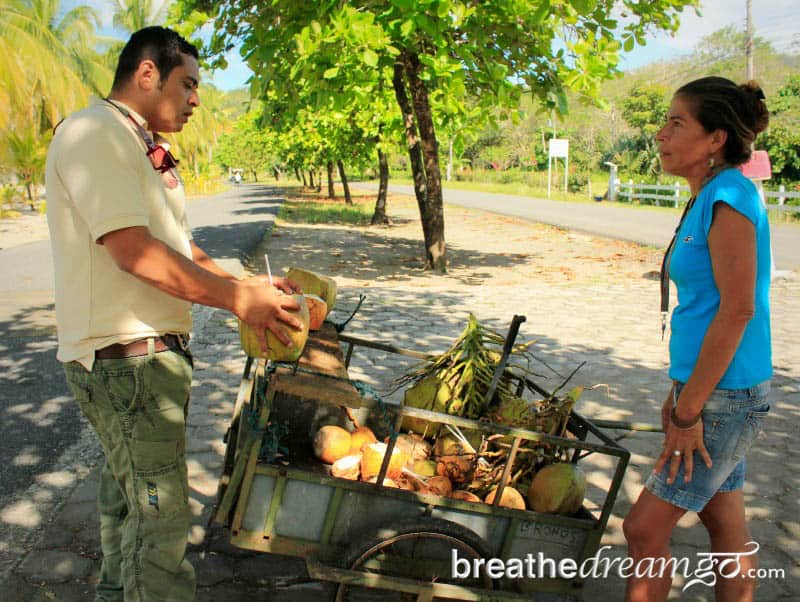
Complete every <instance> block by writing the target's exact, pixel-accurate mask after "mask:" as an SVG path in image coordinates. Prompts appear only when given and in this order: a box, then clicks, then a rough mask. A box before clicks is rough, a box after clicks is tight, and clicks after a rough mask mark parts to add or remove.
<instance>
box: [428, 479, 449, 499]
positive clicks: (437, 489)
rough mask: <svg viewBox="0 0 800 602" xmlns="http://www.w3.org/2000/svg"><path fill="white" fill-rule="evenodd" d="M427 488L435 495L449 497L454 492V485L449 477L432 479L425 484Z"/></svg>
mask: <svg viewBox="0 0 800 602" xmlns="http://www.w3.org/2000/svg"><path fill="white" fill-rule="evenodd" d="M425 486H426V488H427V489H428V491H429V492H430V493H433V494H435V495H442V496H448V495H450V494H451V493H452V492H453V484H452V483H451V482H450V479H448V478H447V477H431V478H430V479H428V480H427V481H426V482H425Z"/></svg>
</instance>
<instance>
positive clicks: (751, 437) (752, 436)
mask: <svg viewBox="0 0 800 602" xmlns="http://www.w3.org/2000/svg"><path fill="white" fill-rule="evenodd" d="M769 410H770V406H769V404H765V405H764V406H762V408H761V409H759V410H750V411H748V412H747V416H746V417H745V420H744V424H743V426H742V433H741V435H740V437H739V441H738V442H737V443H736V448H735V449H734V451H733V458H734V460H736V461H737V462H738V461H739V460H741V459H742V458H744V456H745V454H747V452H748V450H749V449H750V447H752V445H753V442H754V441H755V440H756V437H758V434H759V433H760V432H761V430H762V423H763V422H764V418H766V417H767V415H768V414H769Z"/></svg>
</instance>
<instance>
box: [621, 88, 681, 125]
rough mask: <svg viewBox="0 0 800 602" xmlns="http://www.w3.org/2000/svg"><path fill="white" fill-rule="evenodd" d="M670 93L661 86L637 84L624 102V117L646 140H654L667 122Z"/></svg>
mask: <svg viewBox="0 0 800 602" xmlns="http://www.w3.org/2000/svg"><path fill="white" fill-rule="evenodd" d="M669 95H670V92H669V91H668V90H667V89H666V88H665V87H664V86H661V85H654V84H651V85H647V84H636V85H635V86H634V87H633V89H632V90H631V91H630V93H629V95H628V97H627V98H625V100H624V101H623V102H622V117H623V118H624V119H625V121H626V122H628V125H630V126H631V127H632V128H634V129H635V130H637V131H638V132H639V134H640V135H641V136H643V137H646V138H654V137H655V135H656V132H658V130H659V129H660V128H661V126H662V125H663V124H664V122H665V121H666V117H667V109H669V100H668V99H669Z"/></svg>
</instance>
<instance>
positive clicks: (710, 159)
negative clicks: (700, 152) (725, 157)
mask: <svg viewBox="0 0 800 602" xmlns="http://www.w3.org/2000/svg"><path fill="white" fill-rule="evenodd" d="M708 166H709V167H712V168H713V167H714V157H709V158H708Z"/></svg>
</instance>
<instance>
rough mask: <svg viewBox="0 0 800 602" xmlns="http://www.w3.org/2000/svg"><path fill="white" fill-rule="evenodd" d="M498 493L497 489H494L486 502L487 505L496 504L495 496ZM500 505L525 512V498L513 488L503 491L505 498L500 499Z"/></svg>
mask: <svg viewBox="0 0 800 602" xmlns="http://www.w3.org/2000/svg"><path fill="white" fill-rule="evenodd" d="M496 492H497V487H495V488H494V489H492V490H491V491H490V492H489V494H488V495H487V496H486V499H485V500H484V501H485V502H486V503H487V504H489V505H491V504H493V503H494V496H495V493H496ZM500 505H501V506H503V507H504V508H514V509H515V510H525V498H523V497H522V494H521V493H520V492H519V491H517V490H516V489H514V488H513V487H506V488H505V489H503V497H502V498H500Z"/></svg>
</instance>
